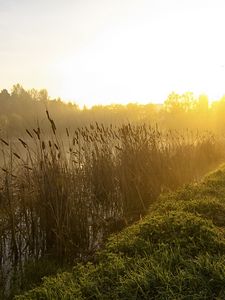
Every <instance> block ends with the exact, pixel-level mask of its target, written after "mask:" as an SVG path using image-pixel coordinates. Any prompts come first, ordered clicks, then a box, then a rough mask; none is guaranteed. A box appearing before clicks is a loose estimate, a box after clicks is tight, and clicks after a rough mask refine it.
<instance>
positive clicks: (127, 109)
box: [0, 84, 225, 137]
mask: <svg viewBox="0 0 225 300" xmlns="http://www.w3.org/2000/svg"><path fill="white" fill-rule="evenodd" d="M46 109H47V110H48V111H49V112H50V113H51V116H52V117H53V119H54V120H55V122H56V124H57V127H58V132H59V133H63V132H64V131H65V128H71V129H73V128H76V127H80V126H85V125H86V124H90V123H94V122H96V121H97V122H100V123H103V124H111V123H112V124H122V123H128V122H132V123H140V122H141V123H143V122H144V123H151V124H155V123H157V124H158V125H159V126H160V127H161V128H162V129H163V128H165V129H168V128H169V129H185V128H189V129H199V130H201V129H204V130H211V131H215V132H218V133H222V132H223V131H224V130H225V121H224V120H225V96H224V97H222V98H221V99H219V100H218V101H215V102H213V103H212V104H211V105H209V99H208V97H207V96H206V95H200V96H199V97H198V98H195V97H194V95H193V93H191V92H186V93H184V94H182V95H179V94H177V93H174V92H173V93H171V94H170V95H169V96H168V98H167V99H166V100H165V101H164V103H163V104H162V105H159V104H152V103H149V104H145V105H141V104H135V103H130V104H128V105H121V104H114V105H107V106H102V105H96V106H93V107H92V108H90V109H88V108H86V107H85V106H84V107H83V108H82V109H80V108H79V106H78V105H77V104H74V103H65V102H64V101H63V100H61V99H60V98H57V99H52V98H51V97H50V96H49V95H48V92H47V90H45V89H42V90H36V89H31V90H25V89H24V88H23V87H22V86H21V85H20V84H16V85H14V86H13V87H12V89H11V91H10V92H9V91H8V90H6V89H3V90H2V91H1V92H0V134H1V135H2V136H8V137H10V136H11V137H13V136H18V134H20V135H22V134H23V132H25V129H26V128H31V127H34V126H37V123H39V124H40V126H41V128H42V129H43V130H48V127H49V124H48V122H47V119H46V115H45V111H46Z"/></svg>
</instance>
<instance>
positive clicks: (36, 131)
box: [33, 128, 40, 140]
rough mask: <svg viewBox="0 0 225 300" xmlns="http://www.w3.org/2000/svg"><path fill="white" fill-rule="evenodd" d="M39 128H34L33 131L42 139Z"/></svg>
mask: <svg viewBox="0 0 225 300" xmlns="http://www.w3.org/2000/svg"><path fill="white" fill-rule="evenodd" d="M38 129H39V130H38ZM38 129H37V130H35V129H33V131H34V133H35V134H36V136H37V138H38V139H39V140H40V128H38Z"/></svg>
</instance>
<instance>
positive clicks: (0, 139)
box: [0, 138, 9, 146]
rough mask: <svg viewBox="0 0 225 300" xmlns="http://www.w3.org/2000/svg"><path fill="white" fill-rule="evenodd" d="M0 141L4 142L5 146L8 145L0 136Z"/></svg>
mask: <svg viewBox="0 0 225 300" xmlns="http://www.w3.org/2000/svg"><path fill="white" fill-rule="evenodd" d="M0 141H1V142H2V143H3V144H5V145H6V146H9V143H7V142H6V141H5V140H3V139H2V138H0Z"/></svg>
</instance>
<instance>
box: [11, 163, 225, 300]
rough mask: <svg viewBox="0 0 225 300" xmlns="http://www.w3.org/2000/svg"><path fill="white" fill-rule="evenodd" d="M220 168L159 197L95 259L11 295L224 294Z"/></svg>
mask: <svg viewBox="0 0 225 300" xmlns="http://www.w3.org/2000/svg"><path fill="white" fill-rule="evenodd" d="M224 229H225V167H222V168H221V169H219V170H217V171H216V172H214V173H211V174H210V175H208V176H207V177H206V178H205V179H204V180H203V181H202V182H201V183H199V184H197V185H190V186H187V187H186V188H183V189H181V190H179V191H177V192H176V193H173V194H170V195H166V196H163V197H161V199H160V201H158V202H157V204H156V205H155V206H154V207H152V208H151V212H150V213H149V215H148V216H147V217H146V218H144V219H143V220H142V221H140V222H139V223H137V224H134V225H133V226H131V227H129V228H127V229H125V230H123V231H122V232H121V233H119V234H118V235H114V236H112V237H111V238H110V239H109V241H108V243H107V245H106V247H105V249H104V250H102V251H101V252H100V253H99V254H98V255H97V257H96V261H95V262H94V263H88V264H86V265H78V266H76V267H74V269H73V272H72V273H61V274H58V276H57V277H46V278H44V281H43V284H42V285H41V286H40V287H37V288H35V289H34V290H31V291H29V292H28V293H26V294H25V295H23V296H17V297H16V299H20V300H22V299H80V300H81V299H113V300H115V299H127V300H128V299H129V300H131V299H225V235H224Z"/></svg>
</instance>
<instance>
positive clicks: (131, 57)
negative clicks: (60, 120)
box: [0, 0, 225, 106]
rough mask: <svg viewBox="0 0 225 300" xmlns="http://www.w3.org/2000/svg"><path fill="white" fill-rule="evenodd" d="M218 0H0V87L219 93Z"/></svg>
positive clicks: (224, 59) (107, 95) (122, 99)
mask: <svg viewBox="0 0 225 300" xmlns="http://www.w3.org/2000/svg"><path fill="white" fill-rule="evenodd" d="M224 16H225V1H224V0H38V1H35V0H0V41H1V42H0V89H1V88H8V89H10V88H11V87H12V85H13V84H15V83H21V84H22V85H23V86H24V87H25V88H26V89H27V88H33V87H34V88H37V89H39V88H46V89H47V90H48V91H49V94H50V96H53V97H57V96H60V97H62V98H63V99H66V100H74V101H75V102H77V103H78V104H80V105H83V104H86V105H88V106H90V105H93V104H108V103H127V102H141V103H146V102H163V101H164V100H165V99H166V97H167V95H168V94H169V93H170V92H172V91H175V92H178V93H182V92H185V91H193V92H194V93H196V94H199V93H203V92H204V93H207V94H208V95H209V97H210V98H214V99H216V98H219V97H220V96H222V95H223V94H225V34H224V30H225V17H224Z"/></svg>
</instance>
